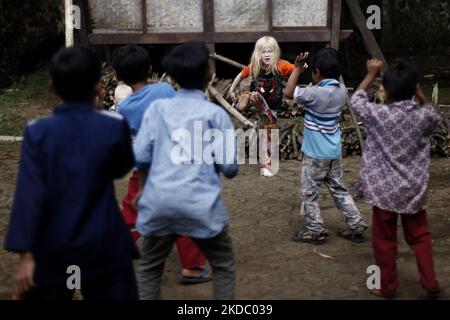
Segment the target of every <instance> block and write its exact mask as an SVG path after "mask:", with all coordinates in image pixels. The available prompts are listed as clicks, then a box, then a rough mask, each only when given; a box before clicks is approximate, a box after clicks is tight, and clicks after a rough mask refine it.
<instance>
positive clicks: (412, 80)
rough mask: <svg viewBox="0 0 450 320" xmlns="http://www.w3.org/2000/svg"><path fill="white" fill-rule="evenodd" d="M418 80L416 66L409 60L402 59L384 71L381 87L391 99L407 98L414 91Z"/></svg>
mask: <svg viewBox="0 0 450 320" xmlns="http://www.w3.org/2000/svg"><path fill="white" fill-rule="evenodd" d="M418 81H419V72H418V71H417V67H416V66H415V65H414V64H412V63H410V62H405V61H403V62H400V63H399V64H398V65H397V66H395V67H392V68H390V69H389V70H388V71H386V73H385V74H384V77H383V87H384V89H385V90H386V92H387V94H388V95H389V97H390V98H391V99H392V100H394V101H403V100H409V99H411V98H412V97H413V96H414V94H415V93H416V88H417V83H418Z"/></svg>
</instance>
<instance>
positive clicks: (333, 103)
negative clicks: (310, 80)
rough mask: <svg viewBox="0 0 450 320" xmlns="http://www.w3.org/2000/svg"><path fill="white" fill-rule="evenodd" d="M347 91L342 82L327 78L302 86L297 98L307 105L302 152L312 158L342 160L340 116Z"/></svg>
mask: <svg viewBox="0 0 450 320" xmlns="http://www.w3.org/2000/svg"><path fill="white" fill-rule="evenodd" d="M346 94H347V91H346V89H345V87H344V85H342V84H341V83H339V81H337V80H334V79H326V80H323V81H321V82H320V83H319V84H318V85H317V86H313V87H307V88H300V87H297V88H296V90H295V93H294V100H295V101H297V102H298V103H301V104H303V105H304V106H305V110H306V114H305V119H304V121H305V126H304V133H303V144H302V152H303V153H304V154H305V155H307V156H309V157H312V158H316V159H323V160H334V159H339V158H340V157H341V155H342V147H341V129H340V128H339V118H340V116H341V112H342V109H343V107H344V103H345V97H346Z"/></svg>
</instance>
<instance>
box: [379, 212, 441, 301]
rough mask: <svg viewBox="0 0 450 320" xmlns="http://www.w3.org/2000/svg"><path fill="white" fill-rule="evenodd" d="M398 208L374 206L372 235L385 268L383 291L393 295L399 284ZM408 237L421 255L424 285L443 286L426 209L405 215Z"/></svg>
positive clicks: (383, 272)
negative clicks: (438, 278) (437, 273)
mask: <svg viewBox="0 0 450 320" xmlns="http://www.w3.org/2000/svg"><path fill="white" fill-rule="evenodd" d="M398 215H399V214H397V213H395V212H390V211H385V210H381V209H379V208H376V207H374V208H373V215H372V219H373V220H372V236H373V251H374V255H375V261H376V263H377V265H378V266H379V267H380V269H381V292H382V294H383V295H385V296H393V295H395V294H396V292H397V288H398V274H397V265H396V259H397V220H398ZM401 221H402V226H403V232H404V236H405V240H406V242H407V243H408V245H409V246H410V247H411V249H412V250H413V252H414V254H415V255H416V259H417V266H418V269H419V274H420V282H421V284H422V287H423V288H424V289H425V290H427V291H431V292H434V291H437V290H439V284H438V281H437V280H436V274H435V272H434V265H433V250H432V239H431V234H430V232H429V230H428V223H427V215H426V211H425V210H423V211H421V212H419V213H418V214H414V215H401Z"/></svg>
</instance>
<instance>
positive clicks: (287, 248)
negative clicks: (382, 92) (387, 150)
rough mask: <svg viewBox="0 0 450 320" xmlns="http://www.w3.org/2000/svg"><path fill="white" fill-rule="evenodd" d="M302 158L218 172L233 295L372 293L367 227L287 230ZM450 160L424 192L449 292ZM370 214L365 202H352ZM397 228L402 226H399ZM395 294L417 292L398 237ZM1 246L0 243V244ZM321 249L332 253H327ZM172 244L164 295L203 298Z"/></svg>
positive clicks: (355, 164)
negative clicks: (309, 233) (315, 238)
mask: <svg viewBox="0 0 450 320" xmlns="http://www.w3.org/2000/svg"><path fill="white" fill-rule="evenodd" d="M19 149H20V144H19V143H1V144H0V247H1V248H2V249H3V240H4V237H5V229H6V227H7V224H8V217H9V213H10V209H11V204H12V200H13V196H14V188H15V179H16V174H17V166H18V160H19ZM359 161H360V158H359V157H352V158H346V159H345V160H344V170H345V172H344V175H345V179H346V181H347V183H348V187H349V188H350V189H352V188H353V186H354V181H355V177H356V175H357V172H358V168H359ZM300 165H301V163H299V162H296V161H290V162H286V163H282V164H281V166H280V171H279V173H278V175H277V176H275V177H274V178H272V179H265V178H262V177H260V176H259V175H258V169H257V167H255V166H250V165H244V166H241V168H240V173H239V175H238V177H237V178H235V179H234V180H224V181H223V182H224V183H223V185H224V190H223V197H224V199H225V203H226V206H227V208H228V210H229V212H230V216H231V235H232V238H233V240H234V249H235V254H236V263H237V298H238V299H373V298H372V297H371V296H370V295H369V294H368V293H367V289H366V279H367V277H368V275H367V274H366V268H367V267H368V266H370V265H372V264H373V263H374V262H373V258H372V249H371V242H370V231H371V230H370V229H369V232H368V233H367V235H368V240H369V241H367V242H366V243H363V244H360V245H356V244H352V243H350V242H348V241H346V240H343V239H340V238H338V237H337V236H332V237H331V238H330V241H329V243H327V244H326V245H324V246H321V247H315V246H311V245H307V244H299V243H295V242H293V241H292V240H291V239H290V237H291V233H292V231H293V230H294V229H296V228H297V227H298V226H299V225H300V224H301V218H300V216H299V212H300V210H299V200H298V190H297V189H298V187H297V186H298V183H299V169H300ZM449 182H450V160H449V159H442V158H434V159H433V161H432V168H431V183H430V193H429V197H430V199H429V223H430V228H431V231H432V233H433V236H434V254H435V264H436V269H437V274H438V278H439V280H440V283H441V286H442V288H443V289H444V294H443V295H442V297H443V298H444V299H449V298H450V295H449V294H450V250H449V248H450V207H449V206H450V183H449ZM125 192H126V179H123V180H121V181H118V182H117V195H118V197H119V198H121V197H122V196H123V195H124V194H125ZM357 204H358V206H359V208H360V210H361V212H362V214H363V215H364V217H365V218H366V220H367V221H370V211H371V208H370V206H368V205H366V204H364V203H363V202H361V201H358V202H357ZM320 205H321V208H322V210H323V215H324V219H325V221H326V223H327V224H328V227H329V229H330V231H331V232H333V231H334V230H336V229H337V228H339V227H340V226H341V225H342V218H341V215H340V214H339V212H338V211H337V209H336V208H335V207H334V203H333V200H332V199H331V197H330V196H329V194H328V193H327V190H326V189H325V188H323V189H322V194H321V196H320ZM399 234H401V229H400V227H399ZM399 238H400V239H401V240H400V241H401V244H400V247H399V257H398V269H399V273H400V289H399V290H400V291H399V299H419V298H423V296H424V292H423V291H422V290H421V288H420V285H419V281H418V273H417V267H416V263H415V259H414V255H413V254H412V252H411V251H410V250H409V248H408V247H407V245H406V244H405V242H404V241H403V239H402V237H401V236H400V237H399ZM0 250H1V249H0ZM318 253H323V254H326V255H329V256H332V257H334V258H336V259H335V260H332V259H327V258H324V257H322V256H320V255H319V254H318ZM16 262H17V257H16V256H15V255H13V254H10V253H6V252H4V251H0V299H9V297H10V292H11V279H12V272H13V270H14V268H15V264H16ZM179 271H180V266H179V263H178V259H177V255H176V252H175V250H173V252H172V254H171V255H170V257H169V260H168V261H167V264H166V268H165V274H164V278H163V282H162V292H163V298H165V299H209V298H210V297H211V295H212V286H211V283H205V284H201V285H194V286H183V285H180V284H179V283H178V282H177V275H178V273H179Z"/></svg>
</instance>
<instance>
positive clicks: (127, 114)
mask: <svg viewBox="0 0 450 320" xmlns="http://www.w3.org/2000/svg"><path fill="white" fill-rule="evenodd" d="M174 96H175V90H173V88H172V86H171V85H169V84H168V83H155V84H149V85H146V86H145V87H144V88H142V89H141V90H138V91H136V92H134V93H133V94H131V95H130V96H128V97H127V98H126V99H125V100H123V101H122V102H121V103H120V104H119V110H118V111H119V113H120V114H121V115H123V117H124V118H125V120H126V121H127V123H128V126H129V127H130V129H131V134H132V136H133V137H135V136H136V135H137V133H138V131H139V128H140V126H141V121H142V117H143V116H144V112H145V111H146V110H147V108H148V107H149V106H150V105H151V104H152V102H153V101H155V100H158V99H163V98H172V97H174Z"/></svg>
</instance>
